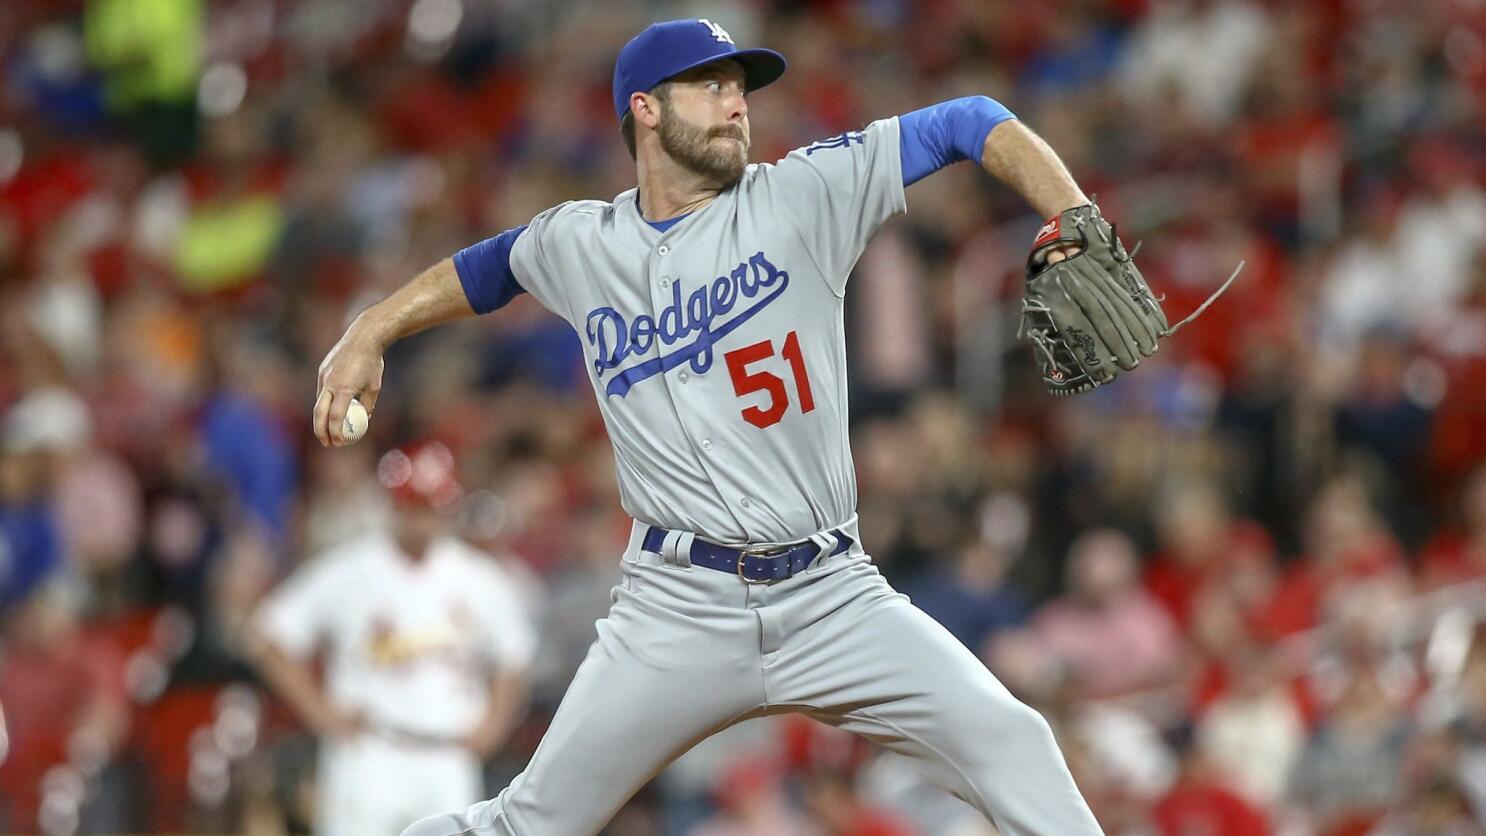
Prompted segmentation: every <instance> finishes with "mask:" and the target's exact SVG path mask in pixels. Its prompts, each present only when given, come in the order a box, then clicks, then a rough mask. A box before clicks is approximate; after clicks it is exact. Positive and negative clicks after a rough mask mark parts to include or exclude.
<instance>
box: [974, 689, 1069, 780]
mask: <svg viewBox="0 0 1486 836" xmlns="http://www.w3.org/2000/svg"><path fill="white" fill-rule="evenodd" d="M973 728H974V733H973V734H966V735H964V736H962V737H961V738H959V739H961V740H963V741H964V742H965V743H966V744H968V748H969V749H971V751H972V752H973V754H972V755H971V759H972V760H974V761H979V762H983V763H984V764H985V765H987V766H994V765H996V764H1006V763H1026V762H1028V758H1032V759H1035V758H1037V757H1038V756H1041V755H1049V756H1051V755H1055V754H1056V753H1057V751H1058V744H1057V742H1056V741H1055V740H1054V739H1053V730H1052V727H1051V726H1050V725H1048V722H1047V719H1046V718H1044V717H1043V716H1042V715H1041V714H1039V713H1038V712H1037V710H1036V709H1033V708H1032V707H1031V706H1028V705H1026V704H1025V703H1021V702H1006V703H1000V704H998V705H996V706H995V707H993V708H989V709H983V710H982V713H981V714H980V716H979V717H978V718H977V720H976V721H975V722H974V724H973Z"/></svg>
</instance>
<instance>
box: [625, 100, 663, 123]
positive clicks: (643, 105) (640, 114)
mask: <svg viewBox="0 0 1486 836" xmlns="http://www.w3.org/2000/svg"><path fill="white" fill-rule="evenodd" d="M629 107H630V112H631V113H633V114H634V117H635V123H636V124H640V125H644V126H645V127H647V128H649V129H650V130H652V131H653V130H655V129H656V128H659V127H660V99H658V98H656V97H655V96H652V95H650V94H649V93H631V94H630V97H629Z"/></svg>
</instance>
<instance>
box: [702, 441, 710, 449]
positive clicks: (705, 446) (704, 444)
mask: <svg viewBox="0 0 1486 836" xmlns="http://www.w3.org/2000/svg"><path fill="white" fill-rule="evenodd" d="M702 449H703V450H711V449H712V439H710V438H704V439H702Z"/></svg>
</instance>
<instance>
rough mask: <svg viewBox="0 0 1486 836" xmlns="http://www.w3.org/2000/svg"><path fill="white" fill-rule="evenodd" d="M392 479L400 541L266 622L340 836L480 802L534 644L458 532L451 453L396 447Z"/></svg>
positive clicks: (264, 611) (388, 477)
mask: <svg viewBox="0 0 1486 836" xmlns="http://www.w3.org/2000/svg"><path fill="white" fill-rule="evenodd" d="M378 475H379V479H380V481H381V482H382V483H383V485H384V486H385V487H387V488H388V490H389V492H390V493H391V495H392V497H393V500H394V504H395V506H396V509H397V510H396V513H395V522H394V525H393V529H392V531H391V532H388V533H385V534H384V533H381V532H376V533H371V534H367V535H365V536H363V537H360V538H358V539H356V540H353V541H350V542H346V543H344V544H342V545H340V546H339V547H337V548H334V549H332V550H331V551H329V552H327V553H325V554H322V555H316V556H314V557H313V558H311V559H310V561H309V562H308V563H307V564H306V565H305V566H304V567H303V568H302V569H300V570H299V572H298V573H297V574H295V575H294V576H293V577H291V578H290V579H289V580H288V581H286V582H285V583H284V584H283V585H281V586H280V587H278V589H276V590H275V591H274V592H273V593H272V594H271V595H270V596H269V597H268V598H266V599H265V600H264V601H263V603H262V604H261V605H260V608H259V610H258V613H257V615H256V618H255V627H256V630H255V633H256V638H257V642H256V645H257V652H256V657H257V659H258V662H259V665H260V668H261V670H262V672H263V675H264V677H265V678H266V679H268V681H269V683H270V684H272V685H273V686H274V688H275V689H276V690H277V691H278V692H279V693H280V694H281V695H282V696H283V697H284V698H285V699H286V700H287V701H288V702H289V703H290V705H292V706H293V707H294V709H295V710H296V711H297V712H298V714H299V716H300V718H301V719H302V720H303V721H304V723H305V724H306V725H307V726H309V727H310V728H311V729H312V730H314V731H315V732H316V733H317V734H318V735H319V736H320V741H321V744H322V748H321V756H320V773H319V782H318V783H319V799H318V800H319V811H318V817H317V820H318V825H317V828H316V831H317V832H318V833H323V834H327V836H364V834H370V833H392V832H395V831H397V830H398V829H399V828H400V827H402V826H403V825H404V824H406V823H407V821H408V820H409V819H412V818H416V817H418V816H420V815H427V814H429V813H432V812H435V811H437V810H441V809H447V808H450V807H459V806H462V805H468V804H470V803H472V802H474V801H475V800H476V799H478V798H479V797H480V794H481V791H482V788H483V781H482V771H481V764H482V761H483V759H484V758H485V757H488V756H489V755H490V754H491V753H492V752H494V751H495V749H496V748H497V747H499V746H500V744H501V743H502V742H503V741H504V740H505V737H506V735H507V733H508V732H509V730H510V728H511V725H512V723H513V721H514V719H515V717H516V713H517V710H518V709H519V708H520V704H521V702H522V700H523V690H524V685H523V671H524V670H525V668H526V667H527V665H528V663H529V661H530V659H531V656H532V651H533V646H534V637H533V633H532V629H531V626H530V623H529V622H528V620H527V616H526V613H525V612H524V611H523V609H522V605H521V602H520V600H519V596H518V594H517V593H516V590H515V588H514V586H513V585H512V581H511V580H510V579H509V578H507V577H506V576H505V574H504V572H503V570H502V569H501V568H500V567H499V565H497V564H496V563H495V562H494V561H493V560H492V559H491V557H490V556H489V555H487V554H485V553H483V552H481V551H479V550H477V549H475V548H474V547H472V546H469V545H466V544H465V543H463V542H462V541H460V540H458V539H456V538H455V537H453V536H451V535H450V534H448V533H447V530H446V529H447V528H448V524H449V515H450V512H451V511H452V510H453V508H454V506H455V504H457V502H458V500H459V494H460V487H459V483H458V481H457V480H456V478H455V470H454V460H453V457H452V455H451V454H450V453H449V450H448V449H447V448H446V447H444V446H443V445H442V444H438V443H430V444H423V445H415V446H412V447H409V448H407V449H404V450H394V451H392V452H390V453H388V454H387V455H386V456H384V457H383V458H382V461H381V463H380V465H379V467H378ZM316 650H323V651H324V653H325V676H324V682H323V684H322V683H320V682H318V681H317V679H316V676H315V674H314V668H313V667H312V661H313V656H314V654H315V652H316Z"/></svg>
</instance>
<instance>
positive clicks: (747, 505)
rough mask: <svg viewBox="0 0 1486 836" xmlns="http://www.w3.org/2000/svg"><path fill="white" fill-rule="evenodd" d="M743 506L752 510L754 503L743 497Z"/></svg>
mask: <svg viewBox="0 0 1486 836" xmlns="http://www.w3.org/2000/svg"><path fill="white" fill-rule="evenodd" d="M741 504H742V506H743V507H744V508H751V507H753V503H752V502H749V501H748V497H746V496H745V497H743V502H742V503H741Z"/></svg>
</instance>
